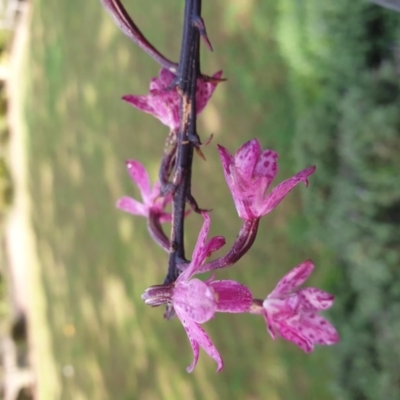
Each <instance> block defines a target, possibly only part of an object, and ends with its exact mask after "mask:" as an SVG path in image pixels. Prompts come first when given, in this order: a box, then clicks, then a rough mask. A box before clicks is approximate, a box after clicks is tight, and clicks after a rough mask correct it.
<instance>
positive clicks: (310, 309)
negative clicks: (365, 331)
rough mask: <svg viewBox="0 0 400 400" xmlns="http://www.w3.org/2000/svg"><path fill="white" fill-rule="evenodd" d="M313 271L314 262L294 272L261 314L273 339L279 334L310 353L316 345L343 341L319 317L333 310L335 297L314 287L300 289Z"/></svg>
mask: <svg viewBox="0 0 400 400" xmlns="http://www.w3.org/2000/svg"><path fill="white" fill-rule="evenodd" d="M313 270H314V264H313V263H312V261H310V260H307V261H304V262H303V263H301V264H300V265H298V266H297V267H295V268H293V269H292V270H291V271H290V272H289V273H288V274H286V275H285V276H284V277H283V278H282V279H281V280H280V281H279V282H278V284H277V285H276V287H275V289H274V290H273V291H272V292H271V293H270V294H269V295H268V297H267V298H266V299H265V300H264V302H263V304H262V311H261V312H260V313H262V314H263V316H264V319H265V322H266V324H267V328H268V332H269V334H270V335H271V336H272V338H273V339H275V338H276V332H277V333H278V334H279V335H280V336H282V337H283V338H284V339H286V340H289V341H291V342H293V343H295V344H297V346H299V347H301V348H302V349H303V350H304V351H305V352H307V353H308V352H311V351H312V350H313V349H314V345H315V344H320V345H332V344H335V343H337V342H338V341H339V335H338V333H337V332H336V329H335V328H334V327H333V325H332V324H331V323H330V322H329V321H327V320H326V319H325V318H324V317H322V316H321V315H320V314H319V312H320V311H322V310H326V309H328V308H330V307H331V306H332V304H333V302H334V296H333V295H332V294H330V293H327V292H324V291H323V290H320V289H317V288H313V287H307V288H303V289H299V286H300V285H302V284H303V283H304V282H305V281H306V280H307V278H308V277H309V276H310V275H311V273H312V271H313Z"/></svg>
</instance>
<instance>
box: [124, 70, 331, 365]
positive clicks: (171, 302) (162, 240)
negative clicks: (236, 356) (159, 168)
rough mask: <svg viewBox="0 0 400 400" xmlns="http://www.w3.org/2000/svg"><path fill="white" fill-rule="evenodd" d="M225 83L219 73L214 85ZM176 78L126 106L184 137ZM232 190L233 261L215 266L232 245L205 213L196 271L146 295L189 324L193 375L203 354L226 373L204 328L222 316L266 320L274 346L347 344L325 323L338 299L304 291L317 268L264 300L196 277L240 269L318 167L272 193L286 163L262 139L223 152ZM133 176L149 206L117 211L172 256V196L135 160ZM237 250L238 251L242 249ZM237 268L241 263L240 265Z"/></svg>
mask: <svg viewBox="0 0 400 400" xmlns="http://www.w3.org/2000/svg"><path fill="white" fill-rule="evenodd" d="M220 77H221V73H220V72H218V73H216V74H215V75H214V77H213V78H215V79H216V80H217V79H219V78H220ZM174 78H175V76H174V74H172V73H171V72H170V71H168V70H166V69H162V70H161V72H160V75H159V77H158V78H155V79H153V80H152V81H151V84H150V91H149V94H148V95H146V96H132V95H129V96H125V97H124V100H126V101H127V102H129V103H130V104H132V105H133V106H134V107H136V108H138V109H140V110H142V111H145V112H147V113H150V114H152V115H153V116H155V117H156V118H158V119H159V120H160V121H161V122H162V123H163V124H165V125H167V126H168V127H169V128H170V130H171V131H176V130H177V129H179V104H180V103H179V95H178V93H177V92H176V89H175V88H174V87H173V81H174ZM215 87H216V83H215V80H214V81H213V80H211V81H203V80H200V79H199V81H198V86H197V90H198V92H197V110H196V111H197V113H200V112H201V111H202V110H203V109H204V107H205V106H206V104H207V102H208V101H209V99H210V97H211V96H212V94H213V92H214V90H215ZM218 151H219V155H220V159H221V163H222V167H223V173H224V175H225V179H226V182H227V184H228V187H229V189H230V191H231V194H232V197H233V201H234V203H235V206H236V210H237V213H238V215H239V217H240V218H241V219H242V222H243V229H241V231H240V233H239V235H238V237H237V240H236V242H235V243H234V244H233V246H232V248H231V250H230V251H229V252H228V253H227V254H230V255H232V254H234V256H230V257H226V258H224V257H221V258H220V260H217V262H215V261H214V262H208V263H207V261H206V260H207V258H208V257H209V256H210V255H211V254H212V253H214V252H215V251H216V250H219V249H220V248H221V247H222V246H223V245H224V244H225V238H224V237H222V236H216V237H213V238H211V239H209V240H207V236H208V233H209V229H210V217H209V215H208V213H207V212H204V211H203V212H202V216H203V218H204V223H203V226H202V229H201V231H200V233H199V236H198V239H197V244H196V246H195V249H194V251H193V254H192V259H191V262H190V263H187V264H183V265H182V266H181V270H182V272H181V274H180V275H179V277H178V278H177V279H176V281H175V282H172V283H170V284H166V285H155V286H150V287H149V288H148V289H146V291H145V292H144V293H143V295H142V299H143V300H144V302H145V303H146V304H148V305H150V306H159V305H167V306H168V307H170V308H171V309H173V310H174V312H175V314H176V316H177V317H178V318H179V320H180V321H181V323H182V325H183V327H184V329H185V331H186V333H187V335H188V338H189V341H190V344H191V346H192V350H193V362H192V363H191V364H190V365H189V366H188V368H187V370H188V372H191V371H192V370H193V369H194V367H195V366H196V363H197V361H198V358H199V349H200V347H201V348H203V349H204V350H205V352H206V353H207V354H208V355H209V356H210V357H211V358H213V359H214V360H215V362H216V363H217V370H218V371H220V370H221V369H222V368H223V361H222V358H221V356H220V354H219V352H218V350H217V349H216V347H215V346H214V344H213V343H212V341H211V340H210V338H209V336H208V335H207V333H206V332H205V331H204V329H203V328H202V326H201V325H202V324H203V323H205V322H207V321H209V320H210V319H211V318H213V317H214V316H215V314H216V313H217V312H227V313H250V314H260V315H262V316H263V317H264V320H265V322H266V325H267V330H268V332H269V334H270V335H271V337H272V338H273V339H275V338H276V336H277V335H279V336H281V337H282V338H283V339H286V340H288V341H291V342H293V343H295V344H296V345H297V346H299V347H300V348H301V349H303V350H304V351H305V352H310V351H312V350H313V349H314V345H316V344H319V345H332V344H334V343H336V342H337V341H338V340H339V336H338V333H337V332H336V330H335V328H334V327H333V326H332V325H331V324H330V323H329V322H328V321H327V320H326V319H325V318H324V317H322V316H321V315H320V312H321V311H323V310H326V309H328V308H329V307H331V306H332V304H333V302H334V297H333V295H331V294H329V293H327V292H324V291H322V290H320V289H317V288H312V287H308V288H300V286H301V285H302V284H303V283H304V282H305V281H306V280H307V278H308V277H309V276H310V274H311V273H312V271H313V269H314V265H313V263H312V262H311V261H304V262H303V263H301V264H300V265H298V266H297V267H295V268H294V269H292V270H291V271H290V272H289V273H287V274H286V275H285V276H284V277H283V278H282V279H281V280H280V281H279V282H278V284H277V285H276V287H275V289H274V290H273V291H272V292H271V293H270V294H269V295H268V296H266V297H265V298H264V299H263V300H262V299H261V300H259V299H256V298H254V297H253V294H252V292H251V291H250V289H249V288H247V287H246V286H244V285H242V284H240V283H238V282H235V281H231V280H214V277H213V276H212V277H211V278H209V279H207V280H205V281H203V280H200V279H198V278H196V275H198V274H201V273H204V272H207V271H210V270H213V269H216V268H221V267H227V266H228V265H231V264H232V263H234V262H236V261H237V259H238V258H240V257H241V256H242V255H244V253H246V252H247V251H248V250H249V248H250V247H251V244H252V240H251V239H250V237H252V238H254V237H255V235H254V229H257V227H258V220H259V219H260V218H261V217H263V216H264V215H266V214H268V213H270V212H271V211H272V210H273V209H274V208H276V207H277V206H278V205H279V204H280V202H281V201H282V200H283V199H284V198H285V196H286V195H287V194H288V193H289V192H290V191H291V190H292V189H293V188H294V187H295V186H297V185H298V184H299V183H301V182H303V183H304V184H305V185H307V184H308V178H309V177H310V175H312V174H313V173H314V171H315V167H313V166H312V167H308V168H306V169H304V170H302V171H300V172H299V173H297V174H296V175H294V176H293V177H291V178H289V179H287V180H285V181H283V182H282V183H280V184H278V185H277V186H275V187H274V188H273V189H272V190H270V187H271V185H272V182H273V180H274V179H275V177H276V175H277V173H278V155H277V153H275V152H274V151H272V150H262V147H261V144H260V142H259V141H258V140H257V139H253V140H250V141H248V142H246V143H244V144H243V145H242V146H241V147H240V148H239V149H238V150H237V151H236V153H235V154H234V155H232V154H230V153H229V151H228V150H227V149H226V148H224V147H223V146H218ZM127 168H128V172H129V174H130V176H131V178H132V180H133V182H134V183H135V184H136V186H137V187H138V189H139V191H140V194H141V198H142V202H139V201H137V200H135V199H132V198H130V197H123V198H121V199H120V200H119V201H118V202H117V207H118V208H120V209H122V210H124V211H126V212H129V213H131V214H134V215H141V216H144V217H146V218H147V219H148V220H149V221H150V223H149V229H150V231H151V233H152V236H153V238H155V239H156V240H157V242H158V243H159V244H160V245H161V246H163V248H164V249H165V250H166V251H168V250H169V242H168V239H167V238H166V236H165V235H164V234H163V231H162V228H161V224H162V223H164V222H168V221H171V213H170V212H169V211H168V206H169V204H170V203H171V195H170V194H168V195H165V196H164V195H163V194H162V193H161V190H160V187H161V185H160V183H159V182H157V183H156V184H155V185H154V186H153V187H152V186H151V184H150V180H149V176H148V173H147V172H146V170H145V168H144V167H143V165H142V164H140V163H139V162H137V161H134V160H130V161H128V162H127ZM235 246H236V247H235ZM232 260H233V261H232Z"/></svg>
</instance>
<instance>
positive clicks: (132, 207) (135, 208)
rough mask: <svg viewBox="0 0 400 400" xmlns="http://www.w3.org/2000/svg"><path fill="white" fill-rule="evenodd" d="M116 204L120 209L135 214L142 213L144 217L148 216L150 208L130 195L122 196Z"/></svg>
mask: <svg viewBox="0 0 400 400" xmlns="http://www.w3.org/2000/svg"><path fill="white" fill-rule="evenodd" d="M115 206H116V207H117V208H119V209H120V210H122V211H125V212H128V213H130V214H133V215H141V216H143V217H147V216H148V208H147V207H146V206H145V205H144V204H142V203H139V202H138V201H136V200H135V199H132V198H130V197H126V196H125V197H121V198H120V199H119V200H118V201H117V203H116V205H115Z"/></svg>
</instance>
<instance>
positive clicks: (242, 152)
mask: <svg viewBox="0 0 400 400" xmlns="http://www.w3.org/2000/svg"><path fill="white" fill-rule="evenodd" d="M261 151H262V150H261V146H260V143H259V141H258V140H257V139H253V140H249V141H248V142H246V143H244V144H243V145H242V146H241V147H240V148H239V149H238V151H237V152H236V154H235V167H236V168H237V169H238V170H239V171H240V175H241V177H242V178H243V179H246V180H251V179H252V177H253V172H254V168H255V167H256V165H257V162H258V159H259V157H260V155H261Z"/></svg>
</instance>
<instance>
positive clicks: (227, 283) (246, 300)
mask: <svg viewBox="0 0 400 400" xmlns="http://www.w3.org/2000/svg"><path fill="white" fill-rule="evenodd" d="M210 286H211V287H212V288H213V289H214V292H215V295H216V303H217V309H216V311H219V312H229V313H243V312H247V311H248V310H249V309H250V306H251V304H252V303H253V295H252V293H251V292H250V290H249V289H248V288H247V287H246V286H244V285H242V284H240V283H238V282H236V281H231V280H223V281H214V282H211V283H210Z"/></svg>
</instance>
